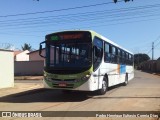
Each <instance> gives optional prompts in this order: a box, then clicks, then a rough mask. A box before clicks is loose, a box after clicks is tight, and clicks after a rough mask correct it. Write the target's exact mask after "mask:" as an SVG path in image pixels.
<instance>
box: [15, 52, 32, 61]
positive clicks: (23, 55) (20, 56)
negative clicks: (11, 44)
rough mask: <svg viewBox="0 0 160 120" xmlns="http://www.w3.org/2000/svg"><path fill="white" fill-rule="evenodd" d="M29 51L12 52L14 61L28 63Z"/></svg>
mask: <svg viewBox="0 0 160 120" xmlns="http://www.w3.org/2000/svg"><path fill="white" fill-rule="evenodd" d="M28 53H29V51H28V50H25V51H14V60H15V61H29V55H28Z"/></svg>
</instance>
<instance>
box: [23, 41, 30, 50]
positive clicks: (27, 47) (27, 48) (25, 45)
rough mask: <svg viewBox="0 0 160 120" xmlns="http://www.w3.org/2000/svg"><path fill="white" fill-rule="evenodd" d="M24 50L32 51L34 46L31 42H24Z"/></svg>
mask: <svg viewBox="0 0 160 120" xmlns="http://www.w3.org/2000/svg"><path fill="white" fill-rule="evenodd" d="M22 50H23V51H24V50H29V51H32V46H31V45H30V44H27V43H24V45H23V46H22Z"/></svg>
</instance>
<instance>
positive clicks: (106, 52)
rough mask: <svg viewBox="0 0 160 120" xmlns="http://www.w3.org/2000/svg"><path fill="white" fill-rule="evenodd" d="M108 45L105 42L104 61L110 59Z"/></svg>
mask: <svg viewBox="0 0 160 120" xmlns="http://www.w3.org/2000/svg"><path fill="white" fill-rule="evenodd" d="M109 47H110V45H109V44H108V43H105V51H104V56H105V57H104V61H105V62H110V61H111V55H110V52H109Z"/></svg>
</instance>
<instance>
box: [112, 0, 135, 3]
mask: <svg viewBox="0 0 160 120" xmlns="http://www.w3.org/2000/svg"><path fill="white" fill-rule="evenodd" d="M113 1H114V3H117V2H118V0H113ZM129 1H133V0H124V2H129Z"/></svg>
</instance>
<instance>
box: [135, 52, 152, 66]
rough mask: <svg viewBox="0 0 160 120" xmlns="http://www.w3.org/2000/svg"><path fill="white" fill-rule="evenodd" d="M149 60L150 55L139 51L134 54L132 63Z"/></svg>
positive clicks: (136, 64) (137, 63)
mask: <svg viewBox="0 0 160 120" xmlns="http://www.w3.org/2000/svg"><path fill="white" fill-rule="evenodd" d="M147 60H150V57H149V56H148V55H147V54H143V53H139V54H134V65H135V66H138V65H139V64H140V63H142V62H144V61H147Z"/></svg>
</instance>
